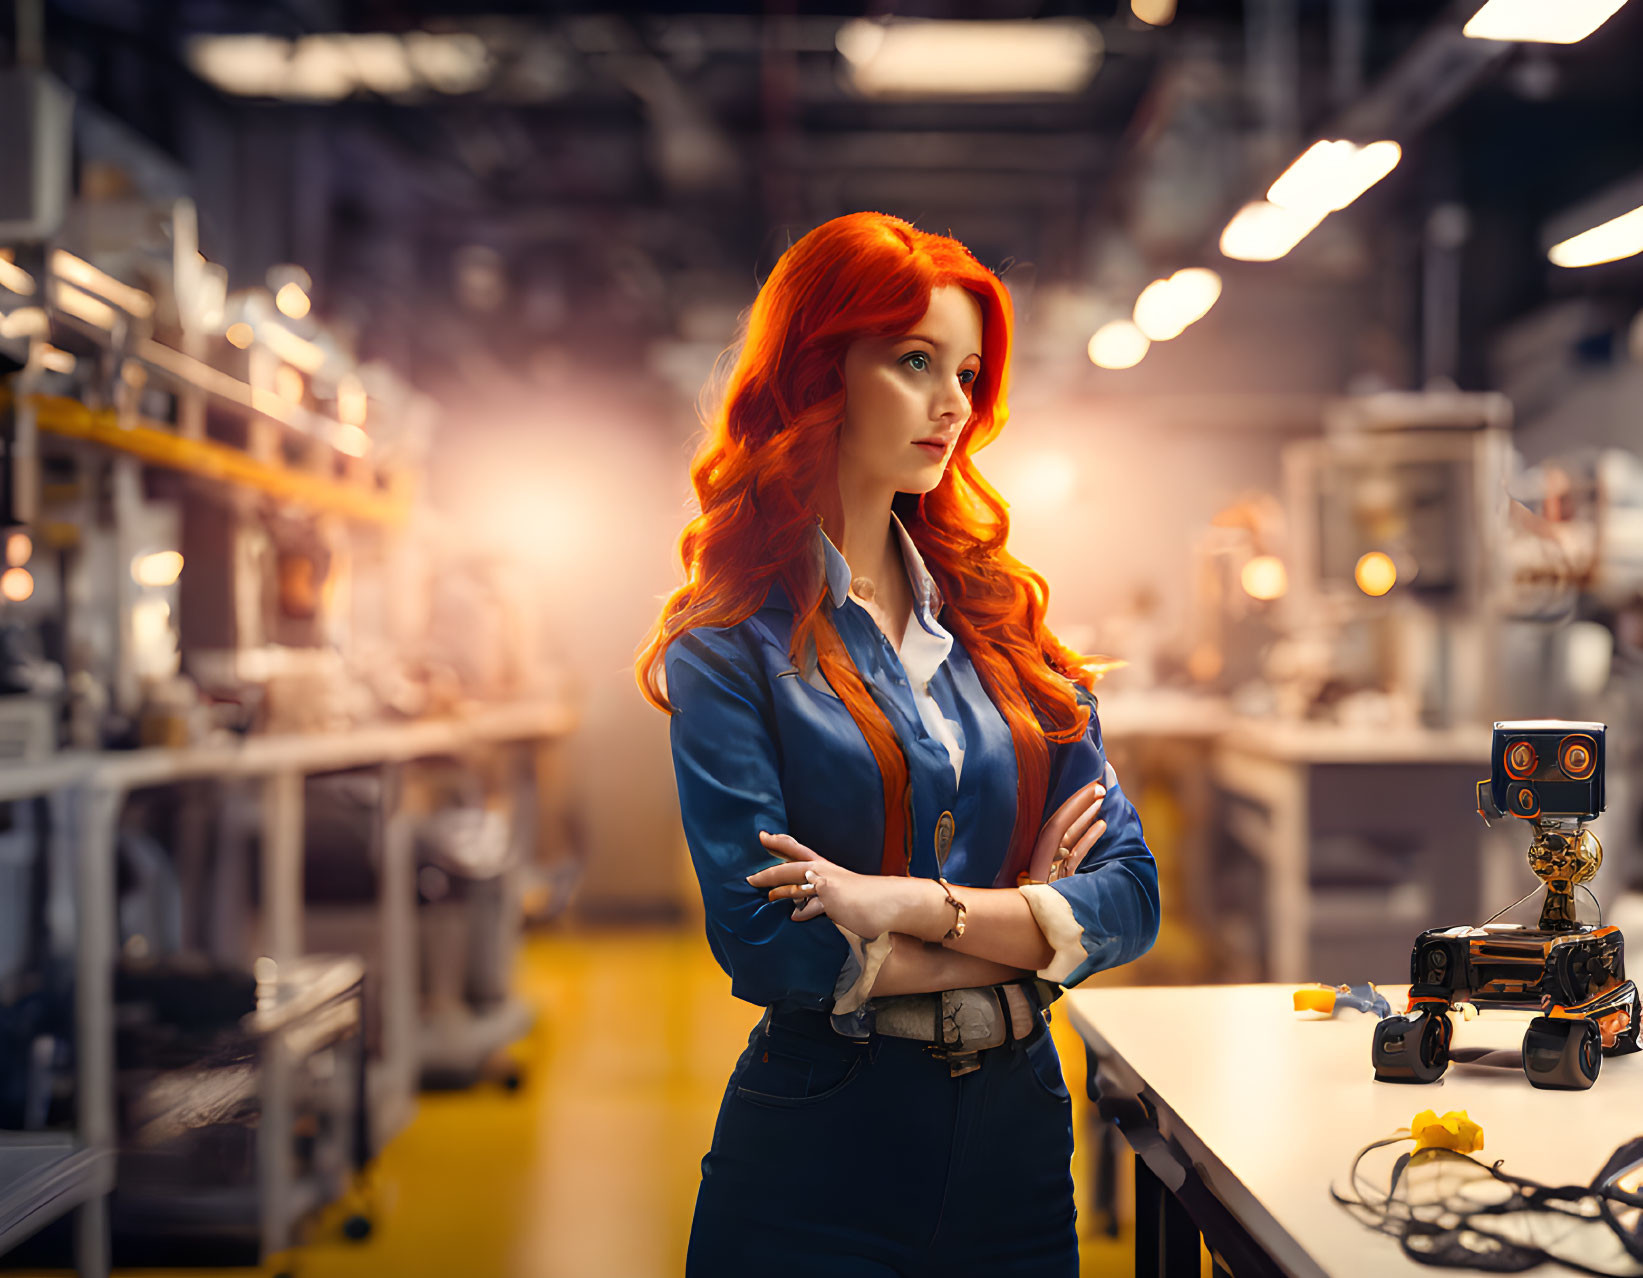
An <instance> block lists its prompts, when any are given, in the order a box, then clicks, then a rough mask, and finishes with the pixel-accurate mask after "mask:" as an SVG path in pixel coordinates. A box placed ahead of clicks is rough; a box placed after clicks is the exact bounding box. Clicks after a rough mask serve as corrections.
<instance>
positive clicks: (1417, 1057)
mask: <svg viewBox="0 0 1643 1278" xmlns="http://www.w3.org/2000/svg"><path fill="white" fill-rule="evenodd" d="M1453 1033H1454V1030H1453V1028H1452V1027H1451V1025H1450V1023H1449V1017H1448V1015H1447V1014H1446V1013H1443V1012H1411V1013H1409V1014H1408V1015H1402V1016H1400V1015H1394V1016H1385V1017H1382V1018H1381V1020H1380V1021H1379V1023H1377V1024H1376V1026H1375V1042H1374V1045H1373V1047H1371V1049H1370V1059H1371V1060H1372V1061H1373V1062H1374V1065H1375V1078H1376V1080H1377V1081H1379V1082H1382V1083H1435V1082H1437V1081H1438V1079H1440V1078H1442V1077H1443V1072H1444V1070H1446V1069H1448V1068H1449V1040H1450V1037H1451V1035H1452V1034H1453Z"/></svg>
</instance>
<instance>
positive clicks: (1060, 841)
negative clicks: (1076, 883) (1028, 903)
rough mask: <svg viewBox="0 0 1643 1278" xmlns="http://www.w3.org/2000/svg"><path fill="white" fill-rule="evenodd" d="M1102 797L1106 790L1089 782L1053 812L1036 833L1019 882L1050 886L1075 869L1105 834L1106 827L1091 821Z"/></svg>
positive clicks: (1103, 824)
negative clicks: (1036, 839)
mask: <svg viewBox="0 0 1643 1278" xmlns="http://www.w3.org/2000/svg"><path fill="white" fill-rule="evenodd" d="M1106 797H1107V787H1106V786H1104V785H1102V784H1101V782H1099V781H1091V782H1090V783H1089V784H1088V785H1087V786H1085V787H1083V789H1081V790H1077V791H1075V792H1074V793H1073V796H1072V797H1071V798H1070V799H1068V800H1067V801H1066V802H1065V803H1063V804H1062V805H1061V806H1060V807H1059V808H1057V809H1056V810H1055V812H1054V814H1053V815H1052V816H1051V817H1050V819H1049V820H1048V821H1046V822H1044V828H1043V829H1042V830H1040V831H1039V832H1038V842H1037V843H1035V844H1034V845H1033V855H1032V860H1031V861H1029V862H1028V866H1027V877H1026V878H1025V879H1023V880H1022V881H1023V882H1031V883H1054V882H1055V881H1056V880H1057V879H1063V878H1066V877H1067V875H1069V874H1071V873H1073V871H1075V870H1076V869H1078V864H1079V862H1080V861H1082V860H1083V859H1084V857H1085V855H1086V854H1087V853H1088V852H1089V850H1090V849H1091V848H1093V847H1094V846H1095V843H1096V840H1097V839H1099V838H1100V837H1101V836H1102V835H1103V834H1105V833H1106V832H1107V823H1106V822H1105V821H1097V820H1096V819H1095V818H1096V814H1097V813H1098V812H1100V811H1101V804H1102V801H1103V800H1105V799H1106Z"/></svg>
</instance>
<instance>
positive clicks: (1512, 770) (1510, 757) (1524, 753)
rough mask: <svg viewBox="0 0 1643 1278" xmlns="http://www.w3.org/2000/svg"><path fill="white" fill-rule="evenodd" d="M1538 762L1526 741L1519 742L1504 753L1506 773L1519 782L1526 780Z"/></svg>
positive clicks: (1532, 749) (1532, 747)
mask: <svg viewBox="0 0 1643 1278" xmlns="http://www.w3.org/2000/svg"><path fill="white" fill-rule="evenodd" d="M1539 762H1540V759H1539V757H1538V756H1537V755H1536V754H1535V748H1534V746H1532V745H1530V744H1529V743H1528V742H1527V741H1519V742H1517V743H1516V744H1515V745H1513V746H1511V747H1510V748H1509V749H1508V750H1507V751H1506V771H1507V773H1508V774H1509V775H1510V776H1514V777H1516V778H1517V779H1518V780H1520V781H1522V780H1524V779H1525V778H1527V777H1528V776H1529V774H1530V773H1532V772H1533V771H1534V770H1535V765H1536V764H1537V763H1539Z"/></svg>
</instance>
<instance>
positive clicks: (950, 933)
mask: <svg viewBox="0 0 1643 1278" xmlns="http://www.w3.org/2000/svg"><path fill="white" fill-rule="evenodd" d="M936 882H937V883H939V884H941V890H942V891H943V892H945V893H947V904H948V905H950V906H952V907H953V908H954V909H955V910H957V911H958V914H957V916H956V917H955V918H954V919H953V926H952V927H950V928H948V929H947V935H945V936H943V937H942V938H941V939H942V940H944V941H956V940H958V938H959V937H961V936H963V935H964V915H965V913H966V912H967V907H966V906H965V904H964V902H963V901H961V900H959V899H958V898H957V897H956V896H954V895H953V887H952V884H950V883H948V882H947V880H946V879H944V878H942V877H941V875H939V874H938V875H936Z"/></svg>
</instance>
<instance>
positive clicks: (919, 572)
mask: <svg viewBox="0 0 1643 1278" xmlns="http://www.w3.org/2000/svg"><path fill="white" fill-rule="evenodd" d="M890 525H891V527H892V528H893V529H894V530H895V533H896V540H897V542H898V544H899V545H900V546H901V560H902V564H903V565H904V566H905V567H906V569H907V584H908V585H909V586H910V587H911V588H912V595H913V599H912V604H911V606H910V608H909V610H908V615H907V618H906V623H905V626H904V628H903V631H902V638H901V645H900V647H898V648H897V649H896V656H897V657H898V658H900V660H901V667H902V669H903V670H904V671H906V673H907V683H908V685H909V686H910V687H911V688H912V690H913V704H914V705H915V706H916V707H917V708H918V713H919V718H920V719H921V720H923V722H924V729H925V731H926V732H928V733H929V734H930V735H931V736H932V737H934V738H935V739H936V740H937V741H939V742H940V743H941V745H942V748H943V749H945V750H946V751H947V758H948V761H949V762H951V763H952V765H953V782H954V784H955V785H956V784H957V783H958V781H959V778H960V777H961V776H962V775H963V771H964V747H963V746H961V745H960V744H959V743H958V732H957V728H958V725H957V724H955V723H953V722H952V721H951V720H949V719H947V718H944V717H943V715H942V713H941V707H940V706H938V705H937V704H936V700H935V698H934V697H932V696H931V695H930V680H931V679H932V678H933V677H934V676H935V673H936V671H937V670H939V669H941V665H942V662H944V661H946V660H947V657H948V654H949V653H951V652H952V650H953V636H952V635H951V634H950V633H949V632H948V631H947V629H946V628H945V627H944V626H943V625H942V624H941V623H940V622H939V621H937V620H936V617H937V615H938V614H939V613H940V612H941V609H942V605H943V603H944V602H945V601H944V600H943V599H942V595H941V587H940V586H938V585H936V582H935V578H933V577H932V576H930V570H929V569H928V568H926V567H925V566H924V556H922V555H921V554H919V552H918V547H917V546H915V545H914V544H913V538H912V536H911V535H910V534H909V533H908V531H907V529H906V528H905V527H903V525H902V522H901V520H900V519H898V518H897V517H896V516H895V515H894V514H892V515H891V516H890ZM816 535H817V536H818V537H819V538H820V539H821V543H822V545H823V555H824V559H825V563H826V569H827V585H828V591H829V593H830V594H831V595H832V599H833V606H834V607H835V608H838V607H842V606H843V604H844V601H845V599H846V598H847V597H848V596H849V594H850V565H849V564H848V563H847V562H846V560H845V558H844V555H843V554H842V553H840V551H839V549H838V547H837V546H835V545H833V542H832V539H831V538H829V537H828V536H827V534H826V533H825V532H823V531H822V530H821V526H820V525H819V524H818V525H817V526H816ZM820 679H821V675H820V673H819V672H815V676H814V680H812V682H815V681H819V680H820Z"/></svg>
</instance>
